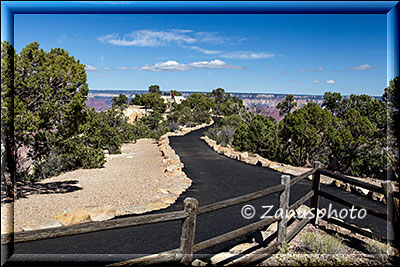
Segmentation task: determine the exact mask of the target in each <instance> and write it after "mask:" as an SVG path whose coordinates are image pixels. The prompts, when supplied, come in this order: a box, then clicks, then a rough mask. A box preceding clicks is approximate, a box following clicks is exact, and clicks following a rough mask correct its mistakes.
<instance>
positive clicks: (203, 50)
mask: <svg viewBox="0 0 400 267" xmlns="http://www.w3.org/2000/svg"><path fill="white" fill-rule="evenodd" d="M189 48H190V49H193V50H196V51H199V52H201V53H204V54H206V55H215V54H219V53H221V51H217V50H208V49H204V48H200V47H198V46H194V45H193V46H190V47H189Z"/></svg>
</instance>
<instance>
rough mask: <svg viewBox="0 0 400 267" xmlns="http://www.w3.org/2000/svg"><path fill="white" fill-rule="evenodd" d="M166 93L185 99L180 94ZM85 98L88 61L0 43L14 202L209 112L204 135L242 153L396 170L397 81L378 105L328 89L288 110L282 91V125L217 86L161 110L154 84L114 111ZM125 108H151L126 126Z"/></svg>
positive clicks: (368, 170)
mask: <svg viewBox="0 0 400 267" xmlns="http://www.w3.org/2000/svg"><path fill="white" fill-rule="evenodd" d="M169 93H170V94H171V95H174V96H178V95H181V94H180V92H178V91H176V90H171V91H170V92H169ZM87 94H88V84H87V76H86V71H85V65H83V64H81V63H80V62H79V60H77V59H75V58H74V57H73V56H71V55H69V53H68V52H67V51H65V50H64V49H61V48H55V49H51V50H50V51H49V52H46V51H44V50H43V49H40V48H39V43H37V42H33V43H30V44H28V45H27V46H26V47H25V48H24V49H22V51H21V52H20V53H19V54H17V53H16V51H15V50H14V48H13V47H12V46H11V45H10V44H9V43H8V42H2V44H1V131H2V132H1V133H2V135H1V138H2V150H1V157H2V161H1V162H2V170H3V172H2V181H5V183H6V186H7V193H8V195H9V196H10V197H12V194H13V187H14V181H16V180H17V181H19V180H31V179H42V178H46V177H49V176H52V175H56V174H59V173H60V172H63V171H66V170H73V169H76V168H98V167H102V166H103V164H104V163H105V156H104V150H107V151H108V152H109V153H119V152H120V148H121V145H122V143H124V142H132V141H135V140H136V139H138V138H143V137H147V138H159V136H161V135H162V134H164V133H166V132H168V131H174V130H176V129H179V128H180V127H182V126H189V127H190V126H194V125H197V124H200V123H205V122H209V121H210V117H211V115H212V114H213V115H222V116H224V117H223V118H222V119H221V125H220V126H215V127H212V128H210V129H209V130H208V132H207V133H206V134H207V135H209V136H210V137H211V138H213V139H215V140H217V142H218V143H221V144H223V145H231V146H233V147H235V148H236V149H238V150H241V151H245V150H246V151H250V152H254V153H258V154H260V155H261V156H264V157H267V158H269V159H271V160H275V161H279V162H283V163H288V164H292V165H295V166H311V163H312V162H313V161H314V160H319V161H321V162H322V163H323V164H325V165H326V166H328V168H330V169H332V170H337V171H340V172H342V173H345V174H351V175H357V176H376V177H385V175H386V170H387V168H388V166H391V167H392V168H393V169H394V171H395V172H396V173H398V172H399V164H398V159H399V154H398V150H397V147H398V146H399V141H398V139H397V138H396V136H399V133H400V130H399V125H400V122H399V109H400V107H399V99H400V97H399V78H398V77H396V78H395V79H393V80H392V81H391V82H390V85H389V86H388V87H387V88H386V89H385V92H384V94H383V96H382V99H381V100H379V99H375V98H372V97H370V96H367V95H355V94H352V95H350V96H349V97H343V96H342V95H341V94H340V93H335V92H334V93H332V92H326V93H325V94H324V101H323V104H322V107H320V106H318V105H317V104H315V103H308V104H306V105H304V106H303V107H300V108H298V109H296V110H294V108H295V107H296V106H297V103H296V102H295V101H294V97H293V95H287V96H286V97H285V99H284V100H283V101H282V102H281V103H279V104H278V106H277V107H278V108H279V109H280V114H286V116H285V117H284V119H282V120H281V121H280V122H279V123H277V122H276V121H275V119H273V118H272V117H264V116H262V115H256V114H255V113H254V112H252V111H250V109H249V108H247V107H245V106H244V105H243V101H242V100H241V99H239V98H237V97H235V96H231V95H230V94H228V93H226V92H225V90H224V89H223V88H217V89H215V90H213V91H212V92H211V93H193V94H191V95H190V96H189V97H187V99H185V100H184V101H182V102H181V104H176V103H172V104H168V105H167V104H166V103H164V100H163V98H162V96H161V94H162V92H161V90H160V86H159V85H150V86H149V92H148V93H145V94H142V95H138V94H137V95H135V97H134V98H132V99H131V100H128V97H127V96H125V95H123V94H120V95H119V96H115V97H113V98H112V100H111V102H112V108H111V109H109V110H107V111H103V112H95V111H94V109H92V108H89V107H88V106H86V104H85V101H86V99H87ZM128 104H131V105H141V106H144V107H145V108H146V109H148V110H152V112H151V113H150V115H149V116H147V117H144V118H142V119H140V120H139V121H137V122H135V123H133V124H130V123H128V122H127V118H126V117H125V116H124V114H123V110H124V109H125V108H126V107H127V106H128ZM166 111H168V113H167V114H166V115H165V114H163V113H164V112H166ZM387 126H389V127H387ZM24 153H25V154H26V155H25V156H24Z"/></svg>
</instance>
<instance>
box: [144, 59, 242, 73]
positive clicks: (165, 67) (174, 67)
mask: <svg viewBox="0 0 400 267" xmlns="http://www.w3.org/2000/svg"><path fill="white" fill-rule="evenodd" d="M198 68H206V69H244V67H243V66H236V65H230V64H227V63H226V62H224V61H222V60H219V59H215V60H212V61H197V62H192V63H189V64H181V63H179V62H177V61H175V60H169V61H166V62H159V63H156V64H154V65H145V66H143V67H142V68H140V70H143V71H153V72H161V71H188V70H191V69H198Z"/></svg>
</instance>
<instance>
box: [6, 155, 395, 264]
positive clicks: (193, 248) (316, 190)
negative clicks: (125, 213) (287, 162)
mask: <svg viewBox="0 0 400 267" xmlns="http://www.w3.org/2000/svg"><path fill="white" fill-rule="evenodd" d="M310 175H312V187H311V189H310V191H308V192H306V193H305V194H304V196H302V197H301V198H300V199H298V200H297V201H296V202H295V203H293V204H292V205H290V206H289V197H290V188H291V187H292V186H294V185H295V184H296V183H298V182H300V181H301V180H302V179H304V178H306V177H309V176H310ZM321 175H326V176H329V177H331V178H333V179H337V180H340V181H342V182H345V183H349V184H352V185H355V186H359V187H362V188H366V189H368V190H371V191H373V192H377V193H381V194H384V195H385V198H386V203H387V207H388V212H387V213H385V212H381V211H378V210H375V209H372V208H367V207H364V206H362V205H359V204H355V203H352V202H350V201H347V200H344V199H341V198H338V197H336V196H334V195H332V194H329V193H327V192H324V191H322V190H321V187H320V176H321ZM275 193H279V208H280V209H281V210H282V211H283V212H281V214H282V215H281V216H280V217H279V218H276V217H275V216H271V217H267V218H265V219H261V220H259V221H256V222H253V223H251V224H248V225H246V226H244V227H241V228H239V229H236V230H233V231H230V232H228V233H224V234H222V235H219V236H216V237H213V238H210V239H208V240H204V241H202V242H200V243H197V244H195V242H194V240H195V235H196V224H197V215H200V214H205V213H208V212H212V211H216V210H221V209H224V208H228V207H231V206H235V205H239V204H243V203H246V202H248V201H252V200H256V199H259V198H262V197H265V196H268V195H272V194H275ZM396 196H398V192H394V190H393V186H392V184H391V183H390V182H383V183H382V187H378V186H375V185H371V184H368V183H365V182H361V181H358V180H355V179H352V178H349V177H346V176H343V175H340V174H336V173H333V172H330V171H327V170H324V169H321V163H320V162H314V164H313V169H312V170H311V171H308V172H305V173H303V174H301V175H299V176H296V177H293V179H291V177H290V176H289V175H282V176H281V184H279V185H276V186H273V187H270V188H266V189H263V190H260V191H257V192H254V193H250V194H246V195H243V196H239V197H235V198H231V199H227V200H224V201H220V202H217V203H213V204H210V205H206V206H202V207H199V203H198V201H197V200H196V199H194V198H186V199H185V200H184V210H183V211H174V212H167V213H161V214H151V215H142V216H135V217H126V218H117V219H113V220H109V221H103V222H90V223H85V224H79V225H72V226H63V227H57V228H49V229H43V230H35V231H27V232H18V233H14V234H6V235H1V243H2V245H3V244H7V243H10V242H14V243H18V242H28V241H34V240H41V239H48V238H55V237H62V236H71V235H78V234H84V233H91V232H96V231H105V230H110V229H117V228H123V227H131V226H137V225H143V224H151V223H160V222H167V221H175V220H181V221H182V226H181V237H180V246H179V248H176V249H173V250H170V251H165V252H161V253H158V254H154V255H149V256H145V257H141V258H136V259H132V260H127V261H123V262H118V263H114V264H112V265H110V266H127V265H137V264H144V265H146V264H154V263H162V262H171V261H175V262H180V263H182V264H185V265H188V264H190V263H191V262H192V260H193V254H194V253H197V252H199V251H202V250H204V249H206V248H209V247H212V246H215V245H217V244H220V243H223V242H226V241H229V240H232V239H234V238H237V237H240V236H243V235H246V234H249V233H253V232H255V231H257V230H260V229H263V228H265V227H267V226H268V225H270V224H271V223H274V222H278V230H277V239H276V240H274V241H273V242H271V243H270V244H268V246H266V247H264V248H262V249H259V250H257V254H255V255H253V254H249V255H245V256H243V257H242V258H240V259H239V260H238V261H235V263H241V262H242V263H249V262H255V261H258V260H260V259H262V257H265V255H262V254H265V253H269V254H271V253H274V252H276V251H277V250H278V248H279V246H281V247H282V246H283V245H284V244H285V243H286V242H289V241H290V240H291V239H293V238H294V236H296V235H297V233H299V232H300V231H301V230H302V229H303V228H304V227H305V226H306V225H307V223H309V222H312V223H313V224H316V223H317V222H318V220H317V219H313V220H311V219H310V218H304V219H302V220H299V222H298V223H297V224H296V225H295V226H294V227H293V228H292V229H291V230H290V231H288V229H287V227H288V216H287V215H288V214H290V212H289V211H292V210H296V209H297V208H299V207H300V206H301V205H303V204H304V203H306V202H307V201H308V200H310V208H313V209H311V210H312V211H313V213H314V218H317V214H318V209H319V200H320V197H324V198H327V199H329V200H332V201H335V202H338V203H340V204H344V205H347V206H354V207H357V208H364V209H365V210H366V211H367V213H369V214H371V215H374V216H377V217H379V218H382V219H387V221H388V229H389V230H388V237H389V238H385V237H383V236H380V235H377V234H375V233H372V232H369V231H366V230H364V229H362V228H359V227H357V226H355V225H350V224H347V223H345V222H343V221H342V220H339V219H337V218H333V217H331V218H327V219H326V220H327V221H329V222H331V223H333V224H336V225H338V226H340V227H344V228H347V229H349V230H351V231H353V232H356V233H359V234H362V235H365V236H367V237H376V238H378V239H380V240H384V241H385V240H388V239H389V240H391V239H392V238H393V237H394V234H393V232H394V231H395V228H394V223H395V221H396V220H397V218H398V212H397V213H396V211H395V205H394V200H393V198H395V197H396ZM323 219H324V218H323ZM390 231H391V235H390V236H389V234H390V233H389V232H390Z"/></svg>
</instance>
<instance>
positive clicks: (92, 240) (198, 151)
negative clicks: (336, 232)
mask: <svg viewBox="0 0 400 267" xmlns="http://www.w3.org/2000/svg"><path fill="white" fill-rule="evenodd" d="M205 130H207V128H203V129H200V130H198V131H194V132H191V133H189V134H187V135H185V136H180V137H170V145H171V147H172V148H173V149H175V151H176V153H177V154H178V155H179V156H180V158H181V160H182V162H183V163H184V165H185V167H184V169H183V170H184V171H185V173H186V174H187V175H188V177H189V178H190V179H192V185H191V187H189V188H188V190H187V191H186V192H184V193H183V194H181V196H180V197H179V198H178V200H177V201H176V202H175V204H173V205H171V206H170V207H168V208H167V209H164V210H159V211H154V212H151V213H149V214H157V213H163V212H168V211H175V210H183V200H184V199H185V198H186V197H194V198H196V199H198V200H199V205H200V206H204V205H207V204H211V203H215V202H218V201H222V200H225V199H229V198H233V197H237V196H240V195H243V194H248V193H252V192H255V191H258V190H261V189H264V188H268V187H271V186H274V185H278V184H280V177H281V175H282V173H280V172H277V171H274V170H271V169H269V168H264V167H261V166H253V165H249V164H246V163H244V162H241V161H238V160H234V159H230V158H227V157H225V156H223V155H219V154H218V153H216V152H214V151H213V150H212V149H211V148H210V147H209V146H208V145H207V144H206V143H205V142H204V141H203V140H200V139H199V137H200V136H202V134H203V132H204V131H205ZM321 187H322V188H323V189H324V190H325V189H326V190H328V191H327V192H329V193H331V194H335V195H336V196H340V197H342V198H346V199H352V200H353V201H360V203H362V204H363V205H367V206H371V207H376V208H379V209H381V210H382V209H385V206H384V205H383V204H381V203H374V202H373V201H370V200H368V199H361V198H358V197H357V196H355V195H354V194H350V193H347V192H343V191H342V190H339V189H336V188H333V187H331V186H321ZM310 189H311V182H310V181H309V180H307V179H305V180H302V181H301V182H299V183H298V184H296V185H295V186H293V187H292V188H291V190H290V203H294V202H295V201H296V200H298V199H299V198H300V197H302V196H304V194H305V193H307V192H308V191H309V190H310ZM245 204H251V205H253V206H254V207H255V208H256V211H257V213H256V215H255V216H254V218H252V219H245V218H243V217H242V215H241V208H242V206H244V205H245ZM245 204H243V205H236V206H233V207H229V208H225V209H223V210H218V211H213V212H210V213H207V214H202V215H199V216H198V220H197V227H196V233H195V243H198V242H201V241H204V240H206V239H209V238H212V237H215V236H217V235H221V234H223V233H226V232H228V231H232V230H235V229H237V228H240V227H243V226H245V225H248V224H250V223H253V222H256V221H258V220H259V219H260V216H261V215H263V214H264V212H265V211H266V210H265V209H263V208H262V206H266V205H272V206H274V207H275V210H276V208H277V207H279V203H278V194H273V195H270V196H267V197H263V198H261V199H258V200H254V201H250V202H248V203H245ZM306 204H307V203H306ZM329 204H330V202H329V201H327V200H325V199H321V207H328V205H329ZM334 207H335V208H337V209H341V208H344V206H341V205H336V204H334ZM345 208H347V207H345ZM348 222H349V223H354V224H357V225H360V226H362V227H368V228H371V229H372V231H374V232H377V233H383V234H385V233H386V228H385V227H386V222H385V221H384V220H380V219H376V218H375V217H372V218H371V216H367V217H366V218H365V219H364V220H358V221H357V220H354V221H348ZM180 234H181V221H173V222H166V223H157V224H150V225H142V226H137V227H127V228H122V229H115V230H107V231H101V232H94V233H89V234H82V235H76V236H69V237H60V238H54V239H47V240H41V241H34V242H26V243H18V244H15V252H16V253H18V254H20V255H19V256H20V258H19V260H27V259H29V257H30V256H29V255H28V254H42V255H43V254H79V255H77V256H80V258H79V260H84V259H85V255H89V254H108V255H110V254H113V255H114V256H115V255H116V254H120V255H121V260H123V259H124V257H125V256H123V255H126V254H131V255H130V256H129V257H128V256H126V258H127V259H129V258H135V257H139V256H143V254H153V253H158V252H162V251H167V250H170V249H175V248H177V247H179V242H180V240H179V239H180ZM251 238H254V235H253V234H249V235H247V236H242V237H239V238H236V239H233V240H231V241H229V242H226V243H224V244H219V245H217V246H214V247H212V248H209V249H206V250H204V251H201V252H200V253H202V254H198V255H195V256H196V257H199V258H202V255H207V254H208V255H209V254H215V253H218V252H220V251H223V250H225V249H226V248H227V247H229V246H232V245H234V244H237V243H240V242H244V241H246V240H249V239H251ZM21 257H22V258H21ZM33 258H34V257H33ZM86 258H87V260H89V259H90V257H86ZM16 259H18V257H17V258H16ZM110 261H112V260H111V259H110Z"/></svg>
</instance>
